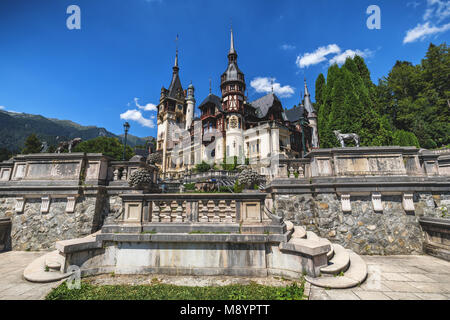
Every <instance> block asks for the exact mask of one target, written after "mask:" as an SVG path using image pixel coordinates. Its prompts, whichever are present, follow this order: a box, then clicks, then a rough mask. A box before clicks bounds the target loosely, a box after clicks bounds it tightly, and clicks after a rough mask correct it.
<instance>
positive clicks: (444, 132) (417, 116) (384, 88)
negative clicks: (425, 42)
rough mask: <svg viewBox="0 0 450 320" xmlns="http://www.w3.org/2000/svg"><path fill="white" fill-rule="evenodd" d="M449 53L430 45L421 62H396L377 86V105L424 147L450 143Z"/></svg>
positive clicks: (396, 125) (400, 128)
mask: <svg viewBox="0 0 450 320" xmlns="http://www.w3.org/2000/svg"><path fill="white" fill-rule="evenodd" d="M449 77H450V55H449V50H448V46H447V45H446V44H445V43H444V44H442V45H440V46H435V45H433V44H430V46H429V48H428V52H427V54H426V56H425V58H424V59H423V60H422V62H421V64H419V65H416V66H414V65H413V64H412V63H410V62H407V61H397V63H396V64H395V65H394V67H393V68H392V70H391V71H390V72H389V75H388V76H387V77H385V78H383V79H381V80H380V82H379V85H378V87H377V89H376V92H377V104H378V106H377V108H378V110H379V112H381V113H382V114H385V115H387V116H388V117H389V118H390V122H391V123H392V124H393V126H394V127H395V128H396V129H398V130H404V131H410V132H412V133H414V135H415V136H416V137H417V138H418V140H419V143H420V145H421V146H422V147H424V148H436V147H442V146H445V145H447V144H449V143H450V79H449Z"/></svg>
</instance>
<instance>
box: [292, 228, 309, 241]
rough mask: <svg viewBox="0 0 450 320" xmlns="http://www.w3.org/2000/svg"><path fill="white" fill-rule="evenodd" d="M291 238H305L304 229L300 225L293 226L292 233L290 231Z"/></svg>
mask: <svg viewBox="0 0 450 320" xmlns="http://www.w3.org/2000/svg"><path fill="white" fill-rule="evenodd" d="M292 238H302V239H304V238H306V230H305V228H303V227H300V226H294V233H292Z"/></svg>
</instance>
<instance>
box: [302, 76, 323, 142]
mask: <svg viewBox="0 0 450 320" xmlns="http://www.w3.org/2000/svg"><path fill="white" fill-rule="evenodd" d="M304 101H305V102H304V103H305V110H306V112H308V121H309V125H310V127H311V128H312V135H311V136H312V139H311V147H312V148H319V133H318V131H317V114H316V111H315V110H314V107H313V105H312V103H311V95H310V94H309V91H308V86H307V85H306V79H305V97H304Z"/></svg>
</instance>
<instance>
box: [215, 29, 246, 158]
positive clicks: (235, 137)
mask: <svg viewBox="0 0 450 320" xmlns="http://www.w3.org/2000/svg"><path fill="white" fill-rule="evenodd" d="M237 56H238V55H237V53H236V50H235V48H234V37H233V29H231V38H230V50H229V52H228V67H227V69H226V70H225V72H224V73H223V74H222V76H221V78H220V88H221V90H222V108H223V110H224V111H225V112H226V114H227V116H226V118H225V124H224V126H225V129H226V135H225V139H224V142H223V144H224V147H225V148H224V149H223V150H225V152H226V157H227V158H228V159H229V158H230V157H234V156H237V157H238V159H240V161H242V159H243V157H244V141H243V140H244V139H243V130H244V97H245V88H246V85H245V78H244V73H243V72H242V71H241V70H240V69H239V67H238V65H237Z"/></svg>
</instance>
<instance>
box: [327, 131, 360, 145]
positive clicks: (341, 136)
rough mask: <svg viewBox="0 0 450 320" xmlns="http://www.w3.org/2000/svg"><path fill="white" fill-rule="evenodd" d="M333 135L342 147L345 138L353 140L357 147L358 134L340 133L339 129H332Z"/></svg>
mask: <svg viewBox="0 0 450 320" xmlns="http://www.w3.org/2000/svg"><path fill="white" fill-rule="evenodd" d="M333 133H334V135H335V136H336V138H337V139H338V141H339V143H340V144H341V147H342V148H345V140H353V141H355V144H356V146H357V147H359V136H358V135H357V134H356V133H341V131H340V130H334V131H333Z"/></svg>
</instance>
